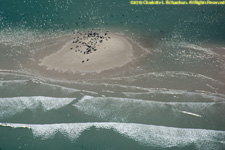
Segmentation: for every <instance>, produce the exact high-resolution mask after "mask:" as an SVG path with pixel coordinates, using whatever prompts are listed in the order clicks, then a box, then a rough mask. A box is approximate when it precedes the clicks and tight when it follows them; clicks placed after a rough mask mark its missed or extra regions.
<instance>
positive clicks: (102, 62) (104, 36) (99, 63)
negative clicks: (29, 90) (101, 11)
mask: <svg viewBox="0 0 225 150" xmlns="http://www.w3.org/2000/svg"><path fill="white" fill-rule="evenodd" d="M133 58H134V56H133V49H132V45H131V44H130V43H129V42H128V40H127V39H126V38H124V37H122V36H120V35H117V34H114V33H108V32H106V33H105V32H104V33H96V32H91V33H89V32H86V33H82V34H81V33H80V34H75V35H74V37H73V38H71V40H69V41H68V42H66V43H65V44H64V45H63V46H61V47H59V48H58V50H56V51H55V53H53V54H50V55H48V56H46V57H44V58H43V59H42V60H41V62H40V63H39V65H40V66H44V67H46V68H47V70H56V71H60V72H73V73H77V72H81V73H92V72H97V73H100V72H102V71H104V70H109V69H113V68H117V67H121V66H124V65H125V64H127V63H129V62H131V61H132V59H133Z"/></svg>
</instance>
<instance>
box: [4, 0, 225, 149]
mask: <svg viewBox="0 0 225 150" xmlns="http://www.w3.org/2000/svg"><path fill="white" fill-rule="evenodd" d="M224 13H225V8H224V6H199V7H198V6H131V5H129V2H128V1H122V2H121V1H119V0H113V1H108V2H106V1H103V0H98V1H95V2H94V1H89V0H88V1H81V0H76V1H75V0H63V1H56V0H49V1H44V0H40V1H26V0H25V1H23V2H19V1H3V2H1V5H0V149H2V150H11V149H29V150H30V149H78V150H81V149H83V150H92V149H93V150H96V149H99V150H120V149H121V150H124V149H129V150H132V149H133V150H137V149H138V150H148V149H154V150H167V149H168V150H178V149H179V150H180V149H182V150H201V149H204V150H211V149H213V150H223V149H225V117H224V114H225V66H224V64H225V52H224V50H225V38H224V35H225V29H224V26H225V20H224V16H223V15H224ZM92 28H94V29H98V28H100V29H101V30H110V31H111V32H116V33H119V34H122V35H123V36H126V37H128V38H130V39H132V40H133V41H135V42H136V43H138V44H140V45H142V46H143V47H144V48H146V50H147V51H148V52H149V53H148V54H147V55H145V56H143V57H139V58H138V59H136V60H135V61H134V62H133V63H131V64H129V65H128V66H126V67H122V68H121V69H120V70H116V71H112V70H111V71H109V72H107V73H106V74H89V75H74V74H70V73H67V74H66V73H58V72H48V71H46V70H45V69H43V68H42V69H40V68H39V67H38V66H37V64H38V63H39V59H41V58H43V57H44V56H46V55H48V54H51V53H52V51H49V50H48V49H47V48H46V47H48V46H49V45H52V46H54V44H55V43H60V42H61V43H63V42H65V41H61V39H62V38H61V37H66V36H68V35H70V34H71V33H72V32H73V31H83V30H91V29H92ZM115 61H116V60H115Z"/></svg>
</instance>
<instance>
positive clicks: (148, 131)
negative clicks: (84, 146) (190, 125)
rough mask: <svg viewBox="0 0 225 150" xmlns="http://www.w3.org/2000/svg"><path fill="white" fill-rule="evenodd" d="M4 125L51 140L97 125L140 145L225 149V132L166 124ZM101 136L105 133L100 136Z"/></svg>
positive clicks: (69, 136)
mask: <svg viewBox="0 0 225 150" xmlns="http://www.w3.org/2000/svg"><path fill="white" fill-rule="evenodd" d="M0 126H7V127H12V128H29V129H31V130H32V133H33V135H34V136H35V137H39V138H42V139H49V138H52V137H54V135H55V134H56V133H58V132H59V133H61V134H63V135H64V136H65V137H67V138H68V139H70V140H72V141H75V140H77V139H78V138H79V136H80V135H81V134H82V132H83V131H85V130H88V129H90V128H91V127H95V128H97V129H112V130H114V131H116V132H118V133H120V134H121V135H123V136H125V137H128V138H130V139H132V140H134V141H137V142H139V143H140V144H143V145H146V146H151V147H161V148H171V147H180V148H182V147H184V146H189V145H193V144H194V145H195V146H196V147H197V149H205V150H211V149H213V150H222V149H223V148H225V144H224V142H225V131H215V130H204V129H187V128H173V127H164V126H153V125H143V124H134V123H111V122H109V123H69V124H44V125H31V124H8V123H0ZM99 136H101V135H99ZM96 138H97V137H96Z"/></svg>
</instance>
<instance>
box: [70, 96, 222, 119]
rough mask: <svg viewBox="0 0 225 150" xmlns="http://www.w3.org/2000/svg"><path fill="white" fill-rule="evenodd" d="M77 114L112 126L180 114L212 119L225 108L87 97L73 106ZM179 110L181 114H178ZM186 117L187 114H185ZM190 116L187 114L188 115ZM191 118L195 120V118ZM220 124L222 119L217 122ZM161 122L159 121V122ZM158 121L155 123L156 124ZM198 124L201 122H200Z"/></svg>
mask: <svg viewBox="0 0 225 150" xmlns="http://www.w3.org/2000/svg"><path fill="white" fill-rule="evenodd" d="M73 105H74V106H75V107H76V108H77V109H78V110H79V111H81V112H83V113H85V114H87V115H90V116H95V117H98V118H101V119H103V120H105V121H115V122H134V121H135V122H140V121H141V122H148V123H152V118H153V120H154V118H155V116H158V117H159V116H161V117H163V116H165V115H167V116H168V117H170V118H171V120H173V121H178V122H179V120H180V119H181V118H182V117H185V116H184V115H183V114H184V112H191V113H192V115H194V114H196V115H198V116H202V117H210V118H211V117H212V116H213V117H216V118H218V117H219V116H217V115H216V114H217V113H216V112H217V111H221V109H222V108H224V107H225V103H224V102H221V103H220V110H217V109H218V108H217V107H214V102H212V103H210V102H207V103H201V102H194V103H192V102H156V101H150V100H148V101H147V100H141V99H128V98H115V97H114V98H113V97H105V98H103V97H90V96H85V97H83V98H82V99H81V100H79V101H77V102H76V103H75V104H73ZM180 110H182V111H183V112H181V111H180ZM186 114H187V113H186ZM189 114H190V113H189ZM196 115H195V116H196ZM221 119H222V120H224V119H223V118H221ZM161 120H162V122H163V118H161ZM159 121H160V119H158V120H157V122H159ZM200 122H201V121H200Z"/></svg>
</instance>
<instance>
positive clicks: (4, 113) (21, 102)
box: [0, 96, 75, 119]
mask: <svg viewBox="0 0 225 150" xmlns="http://www.w3.org/2000/svg"><path fill="white" fill-rule="evenodd" d="M74 100H75V98H53V97H43V96H37V97H13V98H0V110H1V113H0V119H3V118H5V117H11V116H13V115H16V114H18V113H22V112H23V111H25V110H31V111H34V110H36V109H40V108H41V109H42V110H43V111H44V112H45V111H49V110H53V109H59V108H62V107H64V106H67V105H68V104H70V103H71V102H73V101H74Z"/></svg>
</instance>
